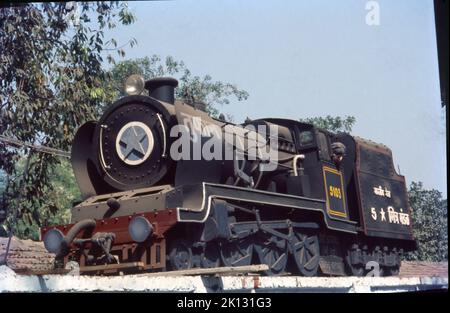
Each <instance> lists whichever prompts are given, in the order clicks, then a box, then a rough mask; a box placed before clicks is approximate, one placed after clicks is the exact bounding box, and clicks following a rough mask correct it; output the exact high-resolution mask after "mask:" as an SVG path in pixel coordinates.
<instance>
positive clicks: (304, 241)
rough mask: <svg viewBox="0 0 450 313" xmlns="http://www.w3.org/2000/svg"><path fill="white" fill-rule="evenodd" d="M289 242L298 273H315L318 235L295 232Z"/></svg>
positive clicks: (306, 274) (317, 264) (311, 274)
mask: <svg viewBox="0 0 450 313" xmlns="http://www.w3.org/2000/svg"><path fill="white" fill-rule="evenodd" d="M290 244H291V249H292V253H293V257H294V260H295V263H296V264H297V269H298V271H299V272H300V274H301V275H303V276H314V275H316V274H317V271H318V268H319V261H320V250H319V239H318V237H317V236H316V235H307V234H303V233H300V232H296V233H295V235H294V236H293V238H292V240H291V242H290Z"/></svg>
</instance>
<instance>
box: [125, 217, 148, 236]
mask: <svg viewBox="0 0 450 313" xmlns="http://www.w3.org/2000/svg"><path fill="white" fill-rule="evenodd" d="M128 233H129V234H130V237H131V239H133V240H134V241H136V242H144V241H145V240H147V238H148V237H149V236H150V235H151V234H152V233H153V226H152V224H150V222H149V221H148V220H147V219H146V218H145V217H143V216H136V217H135V218H133V219H132V220H131V221H130V224H129V225H128Z"/></svg>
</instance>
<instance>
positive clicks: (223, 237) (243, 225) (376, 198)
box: [41, 78, 415, 276]
mask: <svg viewBox="0 0 450 313" xmlns="http://www.w3.org/2000/svg"><path fill="white" fill-rule="evenodd" d="M176 85H177V83H176V81H175V80H173V79H162V78H158V79H154V80H150V81H147V83H146V84H145V86H146V88H147V89H148V90H149V96H143V95H133V96H129V97H124V98H122V99H120V100H118V101H117V102H116V103H115V104H113V105H112V106H111V107H110V108H108V110H107V111H106V112H105V113H104V115H103V117H102V118H101V119H100V121H99V122H98V123H96V122H88V123H86V124H85V125H83V126H82V127H81V128H80V129H79V131H78V132H77V135H76V136H75V141H74V146H73V150H72V164H73V167H74V171H75V175H76V178H77V181H78V184H79V186H80V189H81V191H82V194H83V195H84V198H85V200H84V201H83V202H81V203H80V204H78V205H76V206H75V207H74V208H73V209H72V221H71V223H70V224H67V225H58V226H51V227H44V228H42V229H41V234H42V237H43V238H44V243H45V245H46V248H47V249H48V250H49V251H50V252H53V253H56V254H57V260H58V262H57V266H64V265H65V264H67V263H68V262H69V261H71V260H75V261H76V262H79V263H80V266H81V272H86V273H88V272H89V273H92V272H98V271H95V270H93V269H96V268H98V265H104V266H103V267H102V270H101V272H102V273H117V272H118V271H119V269H118V268H117V266H113V264H123V266H121V269H120V271H125V272H136V271H155V270H168V269H172V270H181V269H188V268H192V267H217V266H220V265H221V264H222V265H225V266H240V265H250V264H255V263H265V264H267V265H269V269H268V270H267V271H266V274H267V275H278V274H282V273H284V272H286V271H288V272H292V273H294V272H296V273H299V274H300V275H303V276H314V275H317V274H319V273H322V274H327V275H357V276H361V275H364V273H365V272H366V264H367V263H368V262H370V261H375V262H377V263H378V264H379V266H380V270H381V274H382V275H395V274H397V273H398V271H399V267H400V261H401V256H402V254H403V252H405V251H410V250H413V249H415V241H414V239H413V237H412V225H411V221H410V208H409V203H408V199H407V195H406V186H405V179H404V177H403V176H400V175H398V174H397V173H396V172H395V169H394V166H393V162H392V153H391V151H390V150H389V148H387V147H385V146H383V145H380V144H376V143H373V142H370V141H367V140H364V139H361V138H357V137H353V136H350V135H349V134H344V133H342V134H341V133H340V134H332V133H330V132H327V131H325V130H322V129H318V128H316V127H315V126H313V125H311V124H307V123H301V122H298V121H292V120H286V119H275V118H269V119H261V120H255V121H249V122H248V123H247V124H251V125H255V126H257V125H261V124H263V125H276V126H277V127H278V128H280V130H281V132H280V136H279V137H278V139H279V140H280V141H281V144H280V146H279V147H278V148H277V149H278V152H280V153H283V158H282V160H283V161H280V162H278V163H277V166H276V170H275V171H274V173H271V174H268V175H263V174H261V173H258V175H257V176H258V178H257V179H256V180H253V177H252V175H253V174H254V173H253V171H255V169H257V168H260V165H258V166H259V167H258V166H251V168H252V170H250V171H249V170H248V169H246V168H245V167H242V168H240V167H239V166H238V165H236V164H238V163H236V162H235V161H234V162H229V163H225V162H213V161H209V162H207V161H205V160H199V161H187V162H185V161H183V162H174V161H173V160H172V159H171V158H170V157H169V156H168V153H167V147H168V146H169V145H170V144H171V141H170V139H169V138H168V137H167V136H168V134H167V133H168V125H173V124H174V123H177V122H178V123H180V116H181V115H184V116H193V117H197V116H200V117H202V118H204V119H207V120H209V121H210V122H211V123H214V124H216V125H219V127H221V128H223V127H224V126H226V125H230V124H231V123H227V122H225V121H223V120H214V119H211V118H210V117H209V116H208V115H207V114H206V113H205V112H203V111H202V110H198V109H196V108H195V107H193V105H189V104H186V103H183V102H180V101H175V100H174V96H173V89H174V88H175V87H176ZM145 114H147V115H145ZM146 116H148V117H146ZM122 119H124V121H121V120H122ZM136 121H138V122H136ZM115 123H116V124H115ZM133 123H134V124H133ZM138 123H148V125H150V126H151V127H150V128H151V129H152V130H153V131H154V133H152V135H151V140H152V142H151V144H150V137H149V136H148V135H149V131H150V132H152V130H150V128H149V127H147V128H148V130H145V129H144V130H143V132H142V134H140V135H139V138H141V139H140V140H141V141H140V142H143V143H144V145H146V146H147V147H149V146H152V149H153V146H154V147H155V151H152V152H151V153H147V156H146V157H144V156H145V153H140V154H139V153H138V154H137V155H138V156H137V157H136V156H134V157H135V158H138V157H141V160H139V161H137V162H136V161H132V162H125V161H127V160H124V156H123V154H122V153H119V152H120V151H119V150H120V149H122V148H123V147H126V150H125V151H127V152H129V151H128V150H130V149H128V148H127V143H125V144H123V143H121V144H122V145H119V142H120V140H122V139H121V136H123V134H124V132H126V131H127V130H128V129H129V128H130V127H131V129H133V131H134V132H135V136H136V137H137V136H138V133H137V132H136V130H135V129H134V128H133V127H134V125H140V124H138ZM130 125H131V126H130ZM138 131H142V130H138ZM115 133H118V134H119V135H117V134H116V135H114V134H115ZM145 134H147V137H145V136H146V135H145ZM110 137H111V138H110ZM145 138H146V139H145ZM132 139H133V138H132ZM134 139H135V138H134ZM134 139H133V140H134ZM269 139H270V138H268V140H269ZM114 143H116V152H114V149H112V148H110V146H112V145H113V144H114ZM335 143H337V144H338V146H339V145H340V146H341V147H342V146H344V147H346V150H347V153H346V154H345V156H344V155H343V154H338V153H335V151H334V148H335V146H333V144H335ZM140 147H141V148H142V147H143V146H142V145H141V146H140ZM139 149H140V148H139ZM142 149H143V148H142ZM336 151H337V150H336ZM140 152H143V150H142V151H140ZM148 155H150V157H149V156H148ZM147 158H148V159H147ZM107 162H109V164H106V163H107ZM141 163H142V164H141ZM174 163H176V165H174ZM136 164H138V165H139V164H141V165H139V166H141V168H139V167H138V166H137V165H136ZM133 166H134V167H133ZM144 167H145V170H142V168H144ZM202 168H203V171H202ZM127 169H130V171H134V172H135V173H142V175H135V174H133V175H135V178H134V177H132V175H131V174H129V175H127V174H126V172H125V174H124V173H122V172H124V171H126V170H127ZM121 173H122V174H121ZM230 179H231V180H230ZM255 182H256V183H255ZM136 262H138V263H136Z"/></svg>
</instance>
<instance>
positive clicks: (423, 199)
mask: <svg viewBox="0 0 450 313" xmlns="http://www.w3.org/2000/svg"><path fill="white" fill-rule="evenodd" d="M408 196H409V201H410V205H411V209H412V221H413V234H414V237H415V239H416V241H417V244H418V250H417V251H414V252H411V253H409V254H408V255H407V256H406V259H408V260H419V261H444V260H448V213H447V200H443V199H442V194H441V192H439V191H438V190H435V189H431V190H427V189H424V188H423V184H422V183H421V182H412V183H411V185H410V187H409V191H408Z"/></svg>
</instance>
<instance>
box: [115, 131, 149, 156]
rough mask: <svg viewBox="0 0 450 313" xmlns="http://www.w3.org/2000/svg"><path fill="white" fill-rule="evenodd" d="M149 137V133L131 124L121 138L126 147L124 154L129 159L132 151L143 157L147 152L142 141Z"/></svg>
mask: <svg viewBox="0 0 450 313" xmlns="http://www.w3.org/2000/svg"><path fill="white" fill-rule="evenodd" d="M145 139H147V135H146V134H145V133H143V132H142V128H138V127H137V126H131V127H130V128H128V129H127V130H126V131H125V132H124V133H123V135H122V138H120V144H121V145H122V146H123V147H124V149H123V155H124V156H125V158H126V159H127V158H128V157H129V156H130V154H131V153H134V154H135V155H136V156H140V157H142V156H143V155H144V154H145V150H144V147H143V146H142V142H143V141H144V140H145Z"/></svg>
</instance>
